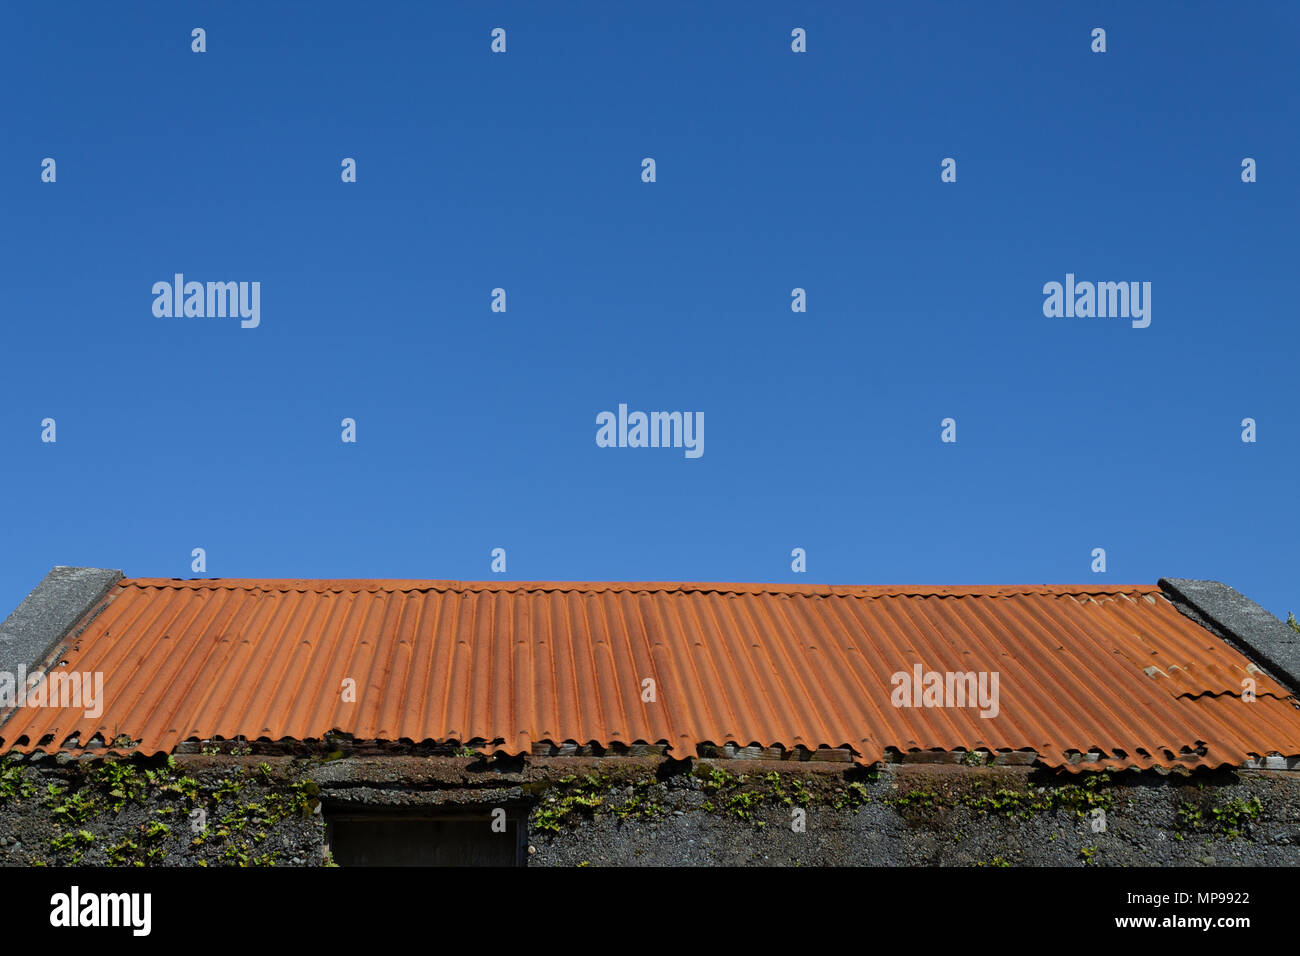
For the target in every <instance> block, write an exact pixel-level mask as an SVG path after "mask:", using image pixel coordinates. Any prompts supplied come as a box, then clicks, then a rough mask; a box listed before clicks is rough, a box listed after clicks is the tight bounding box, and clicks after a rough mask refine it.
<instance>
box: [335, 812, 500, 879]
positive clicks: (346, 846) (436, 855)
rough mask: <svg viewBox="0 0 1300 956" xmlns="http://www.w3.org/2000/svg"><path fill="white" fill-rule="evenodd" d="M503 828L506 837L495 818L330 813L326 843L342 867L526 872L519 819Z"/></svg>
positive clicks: (488, 816) (401, 813) (459, 815)
mask: <svg viewBox="0 0 1300 956" xmlns="http://www.w3.org/2000/svg"><path fill="white" fill-rule="evenodd" d="M503 822H504V832H502V831H501V824H498V826H497V828H496V829H494V828H493V826H492V823H493V819H492V816H491V815H490V814H454V815H451V814H449V815H430V814H428V813H427V812H426V813H422V814H412V813H409V812H405V811H403V812H387V813H383V812H379V813H367V814H357V813H350V812H343V813H336V814H332V813H330V812H329V811H328V810H326V812H325V823H326V832H325V839H326V842H327V844H328V846H329V849H330V854H331V855H332V856H333V858H334V862H335V863H337V864H338V865H339V866H522V865H523V863H524V846H523V828H522V827H521V826H520V817H519V816H511V815H510V814H509V813H508V812H507V815H506V818H505V820H504V821H503Z"/></svg>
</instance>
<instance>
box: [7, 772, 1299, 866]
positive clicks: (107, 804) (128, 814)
mask: <svg viewBox="0 0 1300 956" xmlns="http://www.w3.org/2000/svg"><path fill="white" fill-rule="evenodd" d="M335 756H336V757H337V755H335ZM497 808H501V809H503V810H504V811H505V812H506V814H508V815H509V817H510V818H511V820H512V821H526V822H525V826H524V834H523V837H522V845H523V846H525V847H526V850H525V851H524V852H523V858H524V860H525V861H526V862H527V863H528V865H531V866H579V865H592V866H645V865H665V864H667V865H710V864H722V865H749V866H752V865H776V866H820V865H921V866H927V865H949V866H980V865H985V866H989V865H991V866H1002V865H1010V866H1029V865H1055V866H1116V865H1155V866H1167V865H1206V866H1225V865H1265V866H1295V865H1297V864H1300V774H1297V773H1294V772H1273V771H1242V772H1221V773H1214V774H1206V773H1198V774H1195V775H1185V774H1168V775H1159V774H1154V773H1148V774H1140V775H1139V774H1112V775H1109V776H1104V775H1097V774H1081V775H1077V776H1067V775H1062V774H1049V773H1046V772H1043V771H1036V770H1033V769H1031V768H1028V767H983V766H962V765H955V764H936V765H929V764H897V765H886V766H884V767H883V768H881V769H879V770H878V771H875V772H869V771H866V770H863V769H861V768H857V767H851V766H849V765H845V764H819V763H815V762H806V763H798V762H789V761H785V762H765V761H752V760H725V761H724V760H719V761H711V762H710V761H706V762H698V763H695V764H693V765H692V764H685V763H675V762H665V761H663V760H661V759H659V758H653V757H646V758H633V757H628V758H604V759H589V758H552V759H549V760H538V759H535V758H534V759H531V760H527V761H525V760H519V759H498V760H485V759H482V758H473V757H467V758H452V757H415V756H385V757H338V758H337V759H327V758H321V757H310V758H289V757H258V756H249V755H242V756H228V755H227V756H201V755H194V756H178V757H175V758H173V759H172V760H170V761H166V760H162V759H155V760H141V759H139V758H137V759H134V760H124V761H111V762H108V763H105V762H103V761H84V760H83V761H69V760H64V759H63V758H59V759H56V758H52V757H44V758H39V759H37V760H35V761H33V760H31V759H29V758H16V757H13V756H11V757H9V758H7V759H6V761H5V762H4V763H3V765H0V863H3V864H6V865H11V866H12V865H20V866H21V865H69V864H84V865H106V864H108V865H112V864H118V865H149V866H155V865H161V866H178V865H208V866H221V865H274V866H285V865H300V866H304V865H305V866H319V865H323V864H325V863H327V862H328V857H327V856H326V852H325V849H326V848H325V828H324V820H325V819H327V818H332V817H333V818H338V817H340V816H343V815H347V816H353V817H355V816H357V815H361V816H365V815H367V814H375V813H386V814H391V815H395V816H396V817H397V818H401V817H402V816H403V815H406V816H409V817H411V818H415V817H425V818H428V817H430V816H433V817H439V816H442V815H459V816H460V817H461V818H462V819H470V820H471V821H481V824H480V823H477V822H476V823H474V824H473V825H475V826H478V825H481V826H482V827H483V828H484V830H485V832H490V831H489V827H490V820H491V815H492V811H493V810H495V809H497ZM322 810H323V812H322ZM196 811H201V813H202V814H203V815H204V816H203V817H202V822H204V823H205V824H206V826H205V827H204V828H201V829H197V830H196V828H195V826H194V820H195V817H194V814H195V813H196ZM1103 824H1104V826H1103ZM792 825H793V826H792ZM800 825H801V826H802V828H801V829H800ZM511 832H512V833H516V832H517V828H516V827H515V826H513V825H512V828H511ZM507 838H510V839H513V838H514V837H513V836H510V835H502V836H501V839H507Z"/></svg>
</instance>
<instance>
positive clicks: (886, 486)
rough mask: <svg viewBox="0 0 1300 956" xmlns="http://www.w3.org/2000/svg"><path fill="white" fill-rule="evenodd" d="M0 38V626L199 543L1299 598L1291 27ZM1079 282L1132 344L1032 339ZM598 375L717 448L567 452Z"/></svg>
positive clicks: (238, 573) (363, 562)
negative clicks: (494, 301) (197, 285)
mask: <svg viewBox="0 0 1300 956" xmlns="http://www.w3.org/2000/svg"><path fill="white" fill-rule="evenodd" d="M269 8H274V9H269ZM0 18H2V20H3V37H4V39H3V41H0V43H2V44H3V46H2V48H0V52H2V55H0V81H2V82H0V99H2V101H3V109H2V115H3V116H4V124H3V128H4V140H3V147H2V148H0V221H2V223H3V227H2V228H0V263H3V281H4V310H3V311H4V320H3V324H2V325H0V335H2V336H3V344H4V349H3V357H4V362H3V369H4V374H3V375H2V376H0V437H2V438H3V442H0V448H2V449H3V455H4V459H3V472H2V475H3V477H2V478H0V481H2V482H3V491H4V495H3V501H4V505H3V508H4V517H3V522H2V524H0V608H3V611H0V613H6V612H7V611H8V610H9V609H11V608H13V607H14V606H16V605H17V603H18V602H19V601H20V600H21V599H22V597H23V595H24V594H26V593H27V591H28V590H30V589H31V588H32V587H33V586H34V585H35V584H36V583H37V582H38V581H39V580H40V578H41V576H42V575H43V574H44V573H45V572H46V571H47V570H48V569H49V568H50V567H51V566H53V565H56V564H66V565H93V566H100V567H113V568H122V569H124V570H125V571H126V573H127V574H129V575H134V576H166V577H171V576H175V577H193V576H195V575H194V573H193V572H192V571H191V569H190V561H191V558H190V553H191V550H192V549H193V548H195V547H203V548H205V549H206V551H207V555H208V563H207V575H209V576H223V577H402V578H452V579H466V580H478V579H492V578H494V577H503V578H509V579H525V580H536V579H543V580H697V581H698V580H706V581H764V582H768V581H773V582H775V581H798V582H806V583H818V582H822V583H837V584H852V583H862V584H872V583H880V584H889V583H916V584H981V583H1043V582H1047V583H1080V582H1082V583H1103V582H1104V583H1110V584H1115V583H1154V582H1155V580H1156V579H1157V578H1158V577H1161V576H1179V577H1203V578H1214V579H1218V580H1222V581H1225V582H1228V583H1229V584H1232V585H1233V586H1235V587H1237V588H1238V589H1240V590H1241V591H1243V592H1244V593H1245V594H1247V595H1248V596H1250V597H1252V598H1254V599H1256V600H1258V601H1259V602H1260V603H1262V604H1263V605H1264V606H1265V607H1267V608H1268V609H1269V610H1271V611H1273V612H1274V613H1276V614H1278V615H1280V616H1283V617H1284V616H1285V615H1286V613H1287V612H1288V611H1289V610H1296V611H1297V612H1300V561H1298V560H1297V556H1296V555H1297V550H1296V549H1297V544H1298V543H1300V518H1298V517H1297V508H1298V505H1297V502H1298V501H1300V497H1298V495H1297V478H1298V476H1300V467H1298V466H1300V454H1298V453H1297V448H1298V447H1300V445H1298V442H1297V439H1298V438H1300V422H1298V421H1297V413H1298V412H1300V402H1298V401H1297V385H1298V384H1300V383H1298V381H1297V363H1296V354H1295V351H1296V345H1297V341H1300V333H1298V332H1297V322H1298V321H1300V316H1297V314H1296V312H1295V303H1296V299H1297V296H1296V276H1297V268H1296V266H1297V252H1298V243H1297V241H1296V231H1297V222H1300V215H1298V214H1300V202H1298V201H1297V200H1298V199H1300V194H1298V189H1300V187H1298V186H1297V183H1298V182H1300V170H1298V169H1297V165H1296V164H1297V160H1298V157H1300V134H1298V133H1297V129H1298V127H1297V124H1296V116H1297V115H1300V102H1298V99H1300V97H1298V95H1297V91H1298V90H1300V68H1298V67H1297V40H1296V38H1297V36H1300V5H1297V4H1295V3H1292V2H1278V3H1249V2H1247V3H1234V4H1226V3H1224V4H1209V3H1177V4H1173V3H1143V4H1132V3H1128V2H1124V3H1118V2H1114V3H1107V2H1089V3H1082V2H1071V3H1053V4H1043V3H1028V2H1026V3H1017V4H1010V3H978V4H977V3H944V4H929V3H906V4H896V3H885V2H881V0H869V2H853V3H847V2H846V3H841V4H834V5H832V4H823V3H816V4H812V3H752V4H751V3H747V4H720V3H705V4H700V3H673V2H656V3H653V4H630V3H628V4H608V3H582V4H579V3H547V4H538V3H517V4H516V3H509V4H508V3H396V4H378V5H368V4H352V3H349V4H333V3H321V4H310V5H293V6H292V8H290V5H288V4H274V5H273V4H263V3H253V2H241V3H175V2H166V3H163V2H149V3H111V4H110V3H102V2H88V3H66V4H60V5H59V6H58V12H57V13H56V12H54V11H53V9H52V8H50V7H49V6H48V5H45V6H42V5H32V4H18V3H7V4H5V5H4V8H3V12H2V13H0ZM498 26H499V27H503V28H505V29H506V30H507V52H506V53H505V54H504V55H493V54H492V53H491V52H490V50H489V44H490V35H489V34H490V31H491V30H492V28H494V27H498ZM1096 26H1101V27H1104V28H1105V29H1106V30H1107V47H1108V49H1107V52H1106V53H1105V54H1094V53H1092V52H1091V50H1090V42H1091V41H1090V32H1091V30H1092V28H1093V27H1096ZM194 27H203V28H204V29H206V31H207V52H206V53H203V54H195V53H192V52H191V50H190V43H191V41H190V31H191V29H192V28H194ZM795 27H803V28H805V29H806V30H807V35H808V41H807V42H808V52H807V53H806V54H795V53H792V52H791V50H790V31H791V30H792V29H793V28H795ZM47 156H48V157H53V158H54V159H55V160H56V162H57V181H56V182H55V183H53V184H48V183H42V182H41V161H42V159H43V158H44V157H47ZM647 156H649V157H654V158H655V160H656V162H657V182H655V183H653V184H647V183H643V182H642V181H641V160H642V158H643V157H647ZM1247 156H1249V157H1253V158H1255V159H1256V160H1257V162H1258V182H1256V183H1253V184H1244V183H1242V182H1241V175H1240V174H1241V161H1242V158H1243V157H1247ZM343 157H354V158H356V160H357V163H358V182H356V183H355V184H344V183H342V182H341V181H340V162H341V160H342V159H343ZM944 157H953V158H955V159H956V160H957V163H958V167H957V170H958V180H957V182H956V183H955V184H945V183H941V182H940V177H939V173H940V161H941V160H942V159H943V158H944ZM177 272H181V273H184V274H185V275H186V277H187V279H191V280H199V281H209V280H211V281H227V280H235V281H239V280H244V281H259V282H260V283H261V325H260V327H258V328H256V329H242V328H240V326H239V323H238V321H237V320H232V319H199V318H156V317H155V316H154V315H153V312H152V305H153V295H152V293H151V288H152V285H153V283H155V282H157V281H160V280H170V279H171V278H172V276H173V274H174V273H177ZM1067 272H1072V273H1075V274H1076V275H1077V276H1078V278H1079V279H1080V280H1084V279H1089V280H1094V281H1149V282H1151V283H1152V322H1151V325H1150V327H1149V328H1146V329H1134V328H1132V327H1131V326H1130V323H1129V322H1127V321H1125V320H1122V319H1079V318H1046V317H1044V315H1043V311H1042V307H1043V293H1042V287H1043V284H1044V283H1046V282H1049V281H1054V280H1055V281H1063V280H1064V277H1065V274H1066V273H1067ZM495 287H503V288H505V289H506V291H507V305H508V311H507V312H506V313H504V314H497V313H493V312H491V311H490V307H489V306H490V292H491V290H492V289H493V288H495ZM794 287H802V288H805V289H806V290H807V297H808V298H807V301H808V311H807V312H806V313H805V314H795V313H792V312H791V309H790V301H791V299H790V296H791V290H792V289H793V288H794ZM619 403H627V404H628V405H629V407H630V408H631V409H633V410H638V409H639V410H644V411H653V410H681V411H700V412H703V413H704V415H705V421H706V431H705V453H704V455H703V457H701V458H699V459H696V460H690V459H687V458H686V457H685V456H684V455H683V453H682V451H681V450H673V449H630V448H624V449H609V448H598V447H597V446H596V442H595V435H596V416H597V415H598V414H599V413H600V412H602V411H606V410H615V409H617V406H618V404H619ZM949 416H951V417H953V418H955V419H956V420H957V427H958V433H957V434H958V441H957V442H956V443H955V444H943V443H941V442H940V440H939V439H940V427H939V423H940V421H941V419H943V418H945V417H949ZM46 417H52V418H54V419H55V420H56V422H57V442H56V443H55V444H46V443H42V441H41V424H40V423H41V421H42V419H44V418H46ZM344 417H352V418H354V419H355V420H356V422H357V426H358V441H357V443H356V444H344V443H343V442H342V441H341V440H340V433H341V428H340V422H341V420H342V419H343V418H344ZM1245 417H1251V418H1254V419H1256V421H1257V422H1258V439H1259V440H1258V442H1257V443H1255V444H1246V443H1243V442H1242V441H1241V425H1240V422H1241V420H1242V419H1243V418H1245ZM496 547H502V548H505V549H506V551H507V562H508V563H507V573H506V574H505V575H493V574H492V573H491V570H490V552H491V550H492V549H493V548H496ZM795 547H802V548H805V549H806V550H807V556H808V557H807V562H808V564H807V573H805V574H796V573H794V572H793V571H792V570H791V557H790V552H791V549H792V548H795ZM1097 547H1102V548H1105V549H1106V555H1107V571H1106V573H1105V574H1094V573H1092V571H1091V570H1090V565H1091V561H1092V559H1091V552H1092V549H1093V548H1097Z"/></svg>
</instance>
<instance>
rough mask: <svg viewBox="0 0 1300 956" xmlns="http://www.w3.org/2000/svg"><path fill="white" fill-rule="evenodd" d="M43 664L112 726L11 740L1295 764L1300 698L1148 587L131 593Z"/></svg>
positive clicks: (166, 587) (148, 749)
mask: <svg viewBox="0 0 1300 956" xmlns="http://www.w3.org/2000/svg"><path fill="white" fill-rule="evenodd" d="M54 663H55V665H56V666H55V667H54V672H55V673H57V672H60V671H76V672H90V673H94V672H100V673H102V674H103V675H104V677H103V680H104V692H103V697H104V700H103V701H102V707H103V710H102V713H100V714H97V715H95V716H86V714H85V710H86V708H85V707H77V706H68V707H50V706H43V707H42V706H24V707H16V708H10V710H9V712H8V716H7V718H6V719H5V722H4V723H3V724H0V746H3V747H5V748H6V749H8V748H14V749H18V750H22V751H31V750H45V751H56V750H59V749H65V748H66V749H73V748H78V749H104V748H105V747H108V748H110V749H112V745H113V741H114V740H121V739H123V737H125V738H129V739H130V740H131V741H133V742H134V743H135V747H134V749H136V750H139V751H141V752H145V753H156V752H159V751H171V750H173V749H174V748H175V747H176V746H177V745H178V744H179V743H181V742H182V741H186V740H207V739H216V738H224V739H233V738H236V737H245V738H247V739H249V740H259V739H263V740H268V741H282V740H289V741H318V740H321V739H322V738H324V736H325V735H326V734H327V733H329V732H330V731H335V730H337V731H341V732H344V733H347V734H351V735H353V736H354V737H355V738H356V739H358V740H382V741H410V742H415V743H419V742H425V741H435V742H469V741H485V742H486V743H485V744H484V745H483V746H482V747H481V749H484V750H488V751H497V750H504V751H506V752H510V753H526V752H528V751H530V749H531V747H532V745H533V744H534V743H538V742H551V743H557V744H558V743H568V742H573V743H578V744H583V745H585V744H591V743H595V744H599V745H602V746H609V745H611V744H632V743H638V742H643V743H651V744H656V743H662V744H667V745H668V747H669V748H670V751H669V752H670V753H671V754H672V755H673V756H676V757H679V758H681V757H689V756H695V755H696V754H697V747H698V746H699V745H702V744H714V745H721V744H725V743H735V744H737V745H740V746H750V745H759V746H764V747H774V746H780V747H784V748H787V749H793V748H795V747H799V746H802V747H806V748H808V749H817V748H819V747H848V748H851V749H852V750H853V752H854V753H855V754H856V755H857V759H858V760H860V761H862V762H865V763H870V762H874V761H876V760H879V759H881V758H882V757H884V755H885V754H886V751H888V750H891V749H893V750H898V751H901V752H908V751H915V750H936V749H937V750H959V749H977V748H983V749H989V750H992V751H1008V750H1010V751H1015V750H1033V751H1036V752H1037V753H1038V754H1039V757H1040V760H1041V761H1042V762H1044V763H1045V764H1047V765H1049V766H1066V767H1069V766H1075V767H1077V766H1079V765H1078V764H1077V763H1075V762H1074V761H1072V759H1071V758H1072V757H1077V755H1078V754H1079V753H1087V752H1094V751H1099V752H1100V753H1101V754H1102V755H1103V759H1102V760H1101V761H1099V762H1095V763H1090V764H1087V766H1088V767H1090V768H1098V767H1124V766H1137V767H1153V766H1161V767H1170V766H1189V767H1190V766H1221V765H1225V764H1226V765H1231V766H1238V765H1241V764H1243V763H1245V762H1247V761H1248V760H1250V759H1254V758H1258V757H1263V756H1268V755H1270V754H1281V755H1283V756H1294V755H1300V708H1298V707H1297V704H1296V701H1295V700H1294V699H1293V698H1292V697H1291V695H1290V694H1289V693H1288V691H1287V690H1286V689H1285V688H1283V687H1281V686H1280V685H1278V684H1276V683H1275V682H1274V681H1272V680H1270V679H1269V678H1267V677H1266V676H1265V675H1264V674H1262V673H1260V672H1259V671H1258V669H1257V668H1256V667H1254V665H1253V664H1252V663H1251V662H1250V661H1248V660H1247V659H1246V658H1245V657H1244V656H1242V655H1241V654H1240V653H1239V652H1237V651H1236V650H1234V649H1233V648H1231V647H1230V646H1228V645H1227V644H1226V643H1224V642H1223V641H1221V640H1220V639H1219V638H1217V637H1215V636H1214V635H1213V634H1211V633H1209V632H1208V631H1206V630H1204V629H1202V628H1201V627H1199V626H1197V625H1196V624H1195V623H1193V622H1192V621H1190V620H1188V619H1187V618H1185V617H1184V616H1183V615H1182V614H1180V613H1179V612H1178V611H1177V610H1176V609H1175V608H1174V606H1173V605H1172V604H1170V603H1169V602H1168V601H1167V600H1166V599H1165V597H1164V596H1163V594H1162V593H1161V591H1160V590H1159V588H1157V587H1154V586H1117V587H1109V588H1103V587H1086V586H1079V587H1069V586H1025V587H1019V586H997V587H897V586H891V587H831V586H811V585H759V584H668V583H574V582H570V583H565V582H483V583H473V582H470V583H467V582H455V581H381V580H351V581H338V580H335V581H304V580H233V579H211V580H194V581H182V580H175V579H161V578H135V579H124V580H122V581H121V582H119V584H118V585H117V586H116V587H115V588H114V589H113V591H112V592H111V593H110V595H109V598H108V600H107V604H106V606H105V607H104V609H103V610H102V612H101V613H100V614H99V615H98V616H97V617H96V618H95V619H94V621H93V622H92V623H91V624H90V626H89V627H88V628H87V629H86V630H85V631H84V632H83V633H82V634H81V635H80V636H79V637H78V638H77V639H76V641H75V642H74V644H73V645H72V646H71V647H70V648H69V649H68V650H67V651H66V652H65V653H64V654H63V656H62V660H61V662H54ZM918 665H919V666H920V668H921V669H922V671H924V672H931V671H934V672H940V673H946V672H963V673H965V672H975V673H977V674H978V673H980V672H983V673H987V674H991V673H996V674H997V675H998V701H997V708H996V709H997V713H996V715H995V716H989V717H981V716H980V708H979V707H978V706H957V707H953V706H948V707H927V706H914V707H898V706H894V701H893V699H892V692H893V690H894V681H893V680H892V678H893V675H895V674H897V673H900V672H901V673H904V674H911V673H913V671H914V669H915V668H916V667H917V666H918ZM1245 678H1251V679H1253V680H1254V681H1255V694H1256V700H1255V701H1253V702H1249V703H1248V702H1244V701H1243V700H1242V699H1241V692H1242V687H1243V685H1242V681H1243V680H1244V679H1245ZM647 679H649V680H652V681H653V682H654V695H653V696H654V699H653V700H645V699H643V696H649V695H646V694H644V693H643V692H644V690H645V688H646V686H647V685H646V684H644V683H643V682H644V681H646V680H647ZM347 681H351V682H354V683H355V688H356V691H355V700H354V701H351V700H346V699H345V695H344V692H343V691H344V687H345V682H347Z"/></svg>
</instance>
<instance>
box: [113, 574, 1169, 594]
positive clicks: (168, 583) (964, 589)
mask: <svg viewBox="0 0 1300 956" xmlns="http://www.w3.org/2000/svg"><path fill="white" fill-rule="evenodd" d="M119 586H120V587H140V588H177V589H180V588H189V589H200V590H202V589H208V590H245V591H275V592H281V593H283V592H312V591H315V592H326V591H330V592H336V593H346V592H357V591H367V592H372V593H373V592H376V591H467V592H474V591H498V592H549V591H566V592H567V591H572V592H586V593H600V592H605V591H618V592H623V593H646V592H664V591H681V592H684V593H715V594H802V595H810V596H829V597H836V596H844V597H865V598H874V597H980V596H985V597H1009V596H1013V595H1018V594H1037V595H1107V596H1115V595H1123V594H1156V593H1160V588H1159V586H1158V585H1154V584H1113V585H1105V586H1101V585H1085V584H971V585H947V584H944V585H922V584H871V585H858V584H794V583H748V582H695V581H452V580H439V579H427V580H426V579H403V578H394V579H388V578H123V579H122V580H121V581H120V582H119Z"/></svg>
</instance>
